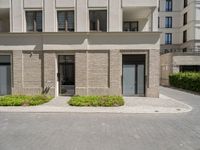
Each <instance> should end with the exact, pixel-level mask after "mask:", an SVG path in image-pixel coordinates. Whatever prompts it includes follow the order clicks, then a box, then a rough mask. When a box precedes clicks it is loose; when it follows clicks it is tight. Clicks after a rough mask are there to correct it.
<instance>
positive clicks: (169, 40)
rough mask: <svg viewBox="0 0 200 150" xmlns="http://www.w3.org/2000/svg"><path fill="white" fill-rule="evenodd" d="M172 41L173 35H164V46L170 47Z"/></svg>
mask: <svg viewBox="0 0 200 150" xmlns="http://www.w3.org/2000/svg"><path fill="white" fill-rule="evenodd" d="M172 40H173V35H172V33H165V44H166V45H171V44H172Z"/></svg>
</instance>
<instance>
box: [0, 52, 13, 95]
mask: <svg viewBox="0 0 200 150" xmlns="http://www.w3.org/2000/svg"><path fill="white" fill-rule="evenodd" d="M8 94H11V67H10V56H9V55H0V96H2V95H8Z"/></svg>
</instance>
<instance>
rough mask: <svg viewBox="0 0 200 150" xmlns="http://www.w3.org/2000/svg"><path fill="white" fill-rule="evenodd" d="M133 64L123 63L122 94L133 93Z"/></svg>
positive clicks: (128, 94) (129, 94)
mask: <svg viewBox="0 0 200 150" xmlns="http://www.w3.org/2000/svg"><path fill="white" fill-rule="evenodd" d="M135 84H136V81H135V65H123V94H124V95H126V96H131V95H135Z"/></svg>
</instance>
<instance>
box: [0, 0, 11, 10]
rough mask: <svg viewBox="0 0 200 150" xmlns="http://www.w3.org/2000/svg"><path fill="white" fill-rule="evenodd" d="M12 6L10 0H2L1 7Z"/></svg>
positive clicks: (0, 0) (0, 1)
mask: <svg viewBox="0 0 200 150" xmlns="http://www.w3.org/2000/svg"><path fill="white" fill-rule="evenodd" d="M1 8H10V0H0V9H1Z"/></svg>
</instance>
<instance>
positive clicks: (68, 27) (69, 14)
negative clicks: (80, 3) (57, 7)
mask: <svg viewBox="0 0 200 150" xmlns="http://www.w3.org/2000/svg"><path fill="white" fill-rule="evenodd" d="M57 22H58V31H71V32H73V31H74V11H58V12H57Z"/></svg>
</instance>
